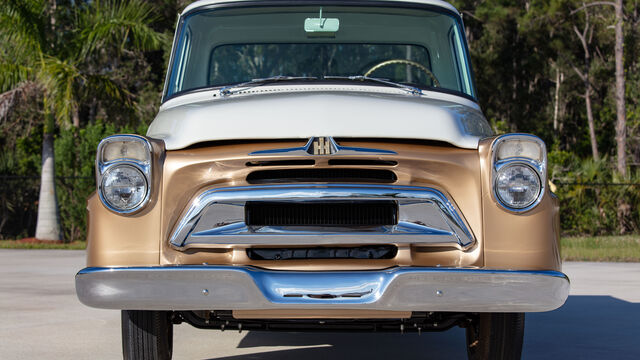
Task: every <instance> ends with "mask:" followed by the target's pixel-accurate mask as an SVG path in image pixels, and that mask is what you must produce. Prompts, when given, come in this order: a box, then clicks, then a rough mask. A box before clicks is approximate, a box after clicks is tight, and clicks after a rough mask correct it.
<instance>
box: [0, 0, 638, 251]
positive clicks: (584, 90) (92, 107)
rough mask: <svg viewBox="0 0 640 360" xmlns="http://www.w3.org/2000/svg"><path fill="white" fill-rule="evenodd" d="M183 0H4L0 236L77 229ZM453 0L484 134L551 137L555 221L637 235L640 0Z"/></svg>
mask: <svg viewBox="0 0 640 360" xmlns="http://www.w3.org/2000/svg"><path fill="white" fill-rule="evenodd" d="M187 3H188V1H182V0H157V1H145V0H92V1H88V0H85V1H77V0H75V1H74V0H3V1H2V2H0V129H1V131H0V182H1V183H0V238H15V237H20V236H33V235H35V236H36V237H39V238H42V239H45V238H49V239H53V240H58V239H62V238H65V239H67V240H73V239H82V238H83V237H84V234H85V229H84V223H85V218H84V216H85V215H84V213H85V209H84V208H85V201H86V197H87V196H88V194H89V193H90V192H91V191H92V190H93V189H95V184H94V183H93V171H94V170H93V156H94V152H95V147H96V145H97V142H98V141H99V140H100V139H101V138H102V137H103V136H106V135H110V134H112V133H117V132H138V133H144V131H145V130H146V127H147V126H148V124H149V123H150V122H151V121H152V119H153V117H154V116H155V112H156V111H157V108H158V106H159V102H160V94H161V91H162V86H163V80H164V73H165V71H166V65H167V62H168V57H169V53H170V47H171V38H172V35H173V32H174V30H175V23H176V19H177V14H178V13H179V11H180V10H181V9H183V8H184V6H186V4H187ZM452 3H453V5H454V6H456V7H457V8H458V9H459V10H460V11H461V13H462V15H463V19H464V22H465V30H466V36H467V39H468V40H469V43H470V52H471V57H472V63H473V66H474V72H475V78H476V86H477V88H478V94H479V100H480V104H481V106H482V108H483V111H484V112H485V115H486V116H487V118H488V120H489V121H490V123H491V125H492V127H493V128H494V131H495V132H496V133H505V132H528V133H534V134H537V135H538V136H540V137H542V138H543V139H544V140H545V142H546V143H547V147H548V149H549V159H550V166H549V170H550V179H551V181H552V183H553V186H554V187H555V188H556V193H557V194H558V196H559V197H560V199H561V201H562V206H563V208H562V214H563V216H562V227H563V232H565V233H605V232H608V233H611V232H616V233H624V232H637V231H638V227H639V226H640V214H639V212H638V209H637V205H636V204H637V203H638V202H639V201H640V199H639V195H638V193H639V192H640V189H639V188H638V186H635V185H632V184H637V183H638V182H639V181H640V176H639V175H638V174H639V171H638V165H640V136H639V134H638V128H639V126H640V106H639V104H638V101H640V71H639V70H640V69H639V67H640V41H639V40H640V24H639V22H640V4H638V0H612V1H576V0H545V1H533V0H532V1H521V0H483V1H480V0H455V1H452ZM54 174H55V175H57V176H58V178H57V180H56V178H54ZM61 176H62V178H60V177H61ZM33 177H38V178H40V180H39V181H38V179H35V180H33V181H32V179H33ZM56 181H57V182H56ZM611 184H619V185H611ZM56 185H57V186H56ZM34 186H40V188H39V190H38V191H36V192H37V193H38V194H32V193H33V192H34V190H33V187H34ZM56 192H57V195H56ZM27 194H29V195H27ZM56 196H57V198H58V200H60V202H59V203H60V205H59V210H56V209H57V206H56V201H55V200H56ZM34 197H35V199H34ZM37 208H40V210H46V209H48V212H45V211H40V213H38V215H37V216H36V215H34V214H37V213H36V209H37ZM32 218H33V219H32ZM59 221H62V227H60V226H59V225H58V224H59ZM36 224H37V226H36Z"/></svg>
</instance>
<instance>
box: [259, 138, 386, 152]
mask: <svg viewBox="0 0 640 360" xmlns="http://www.w3.org/2000/svg"><path fill="white" fill-rule="evenodd" d="M324 138H325V139H328V140H329V147H330V148H331V149H332V151H331V155H397V154H398V153H397V152H395V151H392V150H382V149H369V148H360V147H349V146H340V145H338V143H336V141H335V140H333V138H332V137H330V136H325V137H324ZM316 139H318V138H317V137H312V138H310V139H309V141H307V143H306V145H304V146H302V147H293V148H283V149H270V150H259V151H254V152H251V153H249V155H250V156H253V155H278V154H286V155H304V156H309V155H314V152H313V142H314V141H315V140H316ZM316 156H318V155H316Z"/></svg>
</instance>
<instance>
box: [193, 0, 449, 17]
mask: <svg viewBox="0 0 640 360" xmlns="http://www.w3.org/2000/svg"><path fill="white" fill-rule="evenodd" d="M247 1H253V0H199V1H194V2H193V3H191V4H189V6H187V7H186V8H185V9H184V11H183V12H182V14H185V13H187V12H189V11H191V10H193V9H196V8H199V7H202V6H208V5H215V4H224V3H233V2H235V3H242V2H247ZM320 1H321V0H320ZM374 1H384V2H403V3H413V4H426V5H433V6H440V7H443V8H446V9H448V10H451V11H453V12H455V13H456V14H458V13H459V12H458V10H457V9H456V8H455V7H453V5H451V4H449V3H448V2H446V1H442V0H374ZM300 5H304V3H303V2H300Z"/></svg>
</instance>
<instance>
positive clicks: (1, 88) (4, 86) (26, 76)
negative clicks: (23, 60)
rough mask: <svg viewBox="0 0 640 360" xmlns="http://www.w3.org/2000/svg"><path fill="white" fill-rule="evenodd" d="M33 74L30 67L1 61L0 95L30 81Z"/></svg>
mask: <svg viewBox="0 0 640 360" xmlns="http://www.w3.org/2000/svg"><path fill="white" fill-rule="evenodd" d="M33 73H34V71H33V68H32V67H30V66H26V65H22V64H18V63H15V62H3V61H0V93H4V92H6V91H9V90H12V89H15V88H16V87H18V86H19V85H20V84H22V83H24V82H26V81H28V80H30V79H31V77H32V75H33Z"/></svg>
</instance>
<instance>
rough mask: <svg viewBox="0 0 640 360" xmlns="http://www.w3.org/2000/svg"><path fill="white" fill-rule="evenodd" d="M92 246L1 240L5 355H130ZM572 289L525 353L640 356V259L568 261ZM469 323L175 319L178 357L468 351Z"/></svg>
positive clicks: (546, 316)
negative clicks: (333, 325)
mask: <svg viewBox="0 0 640 360" xmlns="http://www.w3.org/2000/svg"><path fill="white" fill-rule="evenodd" d="M83 266H84V252H83V251H62V250H0V358H1V359H37V358H40V359H89V358H91V359H117V358H121V350H120V349H121V343H120V341H121V340H120V313H119V312H118V311H112V310H97V309H91V308H88V307H85V306H83V305H82V304H80V302H79V301H78V300H77V298H76V296H75V290H74V281H73V279H74V275H75V273H76V272H77V271H78V270H79V269H81V268H82V267H83ZM564 271H565V273H567V274H568V275H569V277H570V278H571V282H572V284H571V296H570V297H569V299H568V301H567V303H566V304H565V305H564V306H563V307H562V308H560V309H559V310H556V311H552V312H548V313H537V314H527V320H526V330H525V344H524V354H523V359H617V360H622V359H634V360H637V359H640V263H633V264H619V263H567V264H565V266H564ZM463 349H464V331H463V330H462V329H458V328H456V329H451V330H449V331H446V332H443V333H423V334H422V335H421V336H419V335H417V334H405V335H401V334H344V333H340V334H304V333H264V332H243V333H241V334H239V333H238V332H236V331H225V332H218V331H206V330H198V329H195V328H192V327H191V326H189V325H185V324H183V325H178V326H176V328H175V345H174V358H175V359H226V360H231V359H296V360H300V359H303V360H314V359H322V360H326V359H329V358H331V359H336V360H338V359H349V360H354V359H360V358H366V359H367V360H375V359H396V358H403V359H464V358H465V353H464V350H463Z"/></svg>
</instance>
